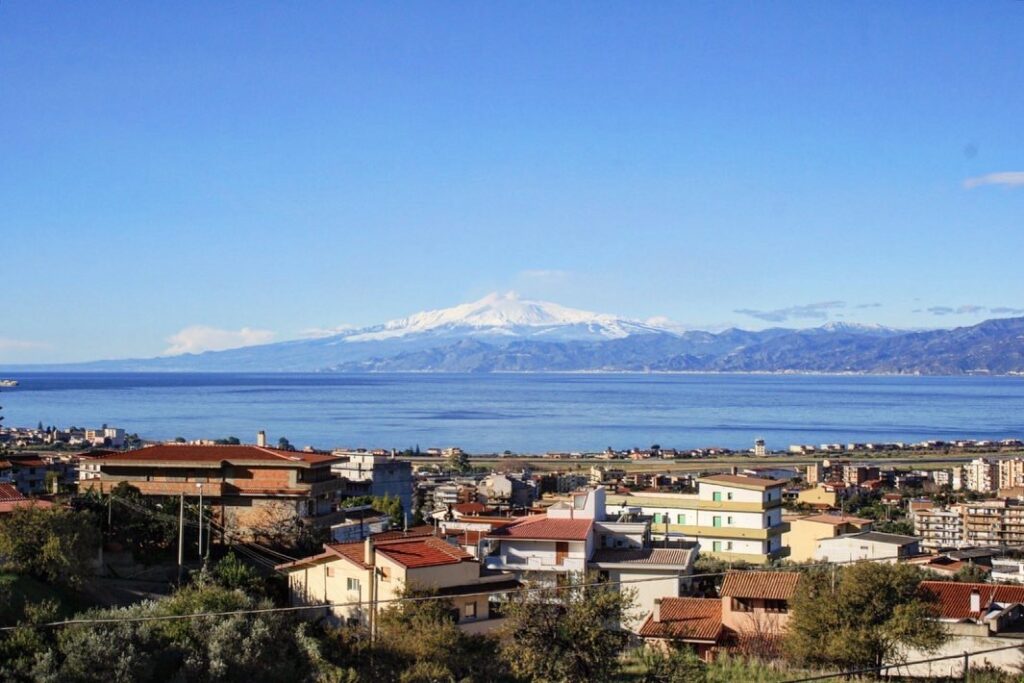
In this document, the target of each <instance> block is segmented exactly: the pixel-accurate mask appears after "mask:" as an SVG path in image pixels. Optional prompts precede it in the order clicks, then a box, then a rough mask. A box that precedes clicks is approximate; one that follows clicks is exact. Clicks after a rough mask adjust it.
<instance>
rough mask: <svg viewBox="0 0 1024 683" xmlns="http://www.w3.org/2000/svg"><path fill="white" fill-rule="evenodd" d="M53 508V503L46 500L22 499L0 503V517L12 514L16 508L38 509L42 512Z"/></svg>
mask: <svg viewBox="0 0 1024 683" xmlns="http://www.w3.org/2000/svg"><path fill="white" fill-rule="evenodd" d="M52 507H53V503H51V502H50V501H48V500H39V499H38V498H23V499H22V500H8V501H0V515H4V514H8V513H10V512H14V511H15V510H16V509H18V508H40V509H43V510H46V509H49V508H52Z"/></svg>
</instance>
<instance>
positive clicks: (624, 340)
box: [27, 292, 1024, 375]
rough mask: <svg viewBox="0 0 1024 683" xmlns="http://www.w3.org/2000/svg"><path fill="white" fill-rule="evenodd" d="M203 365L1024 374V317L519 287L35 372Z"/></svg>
mask: <svg viewBox="0 0 1024 683" xmlns="http://www.w3.org/2000/svg"><path fill="white" fill-rule="evenodd" d="M43 368H45V369H57V368H60V369H64V370H69V371H97V370H99V371H117V372H131V371H179V372H180V371H192V372H351V373H361V372H830V373H865V372H870V373H884V374H900V373H914V374H933V375H960V374H1021V375H1024V318H1004V319H996V320H989V321H985V322H982V323H979V324H977V325H974V326H971V327H963V328H956V329H952V330H928V331H917V332H913V331H901V330H893V329H889V328H885V327H882V326H879V325H862V324H854V323H850V322H845V321H833V322H830V323H827V324H825V325H823V326H821V327H814V328H807V329H795V330H794V329H786V328H779V327H773V328H768V329H764V330H758V331H746V330H740V329H735V328H730V329H727V330H724V331H722V332H718V333H712V332H703V331H700V330H685V329H682V328H681V327H679V326H677V325H674V324H673V323H672V322H671V321H669V320H666V319H658V318H652V319H650V320H647V321H640V320H631V319H628V318H619V317H617V316H614V315H608V314H604V313H591V312H589V311H582V310H578V309H575V308H568V307H566V306H560V305H558V304H553V303H548V302H546V301H533V300H529V299H521V298H519V297H518V296H517V295H516V294H514V293H511V292H509V293H505V294H490V295H488V296H485V297H484V298H482V299H480V300H479V301H473V302H471V303H465V304H459V305H458V306H452V307H451V308H441V309H437V310H432V311H423V312H421V313H416V314H414V315H410V316H409V317H406V318H400V319H397V320H392V321H390V322H386V323H383V324H380V325H373V326H370V327H363V328H360V329H346V330H344V331H340V332H338V333H336V334H330V335H329V336H321V337H316V338H312V339H296V340H293V341H286V342H279V343H274V344H263V345H260V346H247V347H243V348H237V349H228V350H224V351H207V352H205V353H198V354H189V353H186V354H181V355H175V356H162V357H158V358H146V359H136V360H112V361H95V362H92V363H79V364H73V365H70V364H69V365H64V366H36V367H35V368H27V369H43Z"/></svg>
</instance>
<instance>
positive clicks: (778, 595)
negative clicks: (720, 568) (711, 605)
mask: <svg viewBox="0 0 1024 683" xmlns="http://www.w3.org/2000/svg"><path fill="white" fill-rule="evenodd" d="M799 580H800V574H799V573H797V572H758V571H733V572H729V573H728V574H726V575H725V579H724V580H723V581H722V589H721V591H720V592H719V593H720V594H721V595H722V597H730V598H763V599H765V600H790V599H792V597H793V594H794V593H795V592H796V584H797V582H798V581H799Z"/></svg>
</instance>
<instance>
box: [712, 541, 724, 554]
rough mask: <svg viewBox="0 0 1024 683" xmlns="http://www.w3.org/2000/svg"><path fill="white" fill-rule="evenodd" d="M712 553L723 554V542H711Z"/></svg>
mask: <svg viewBox="0 0 1024 683" xmlns="http://www.w3.org/2000/svg"><path fill="white" fill-rule="evenodd" d="M711 551H712V552H716V553H720V552H722V542H721V541H712V542H711Z"/></svg>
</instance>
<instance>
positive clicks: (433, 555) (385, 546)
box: [377, 536, 473, 569]
mask: <svg viewBox="0 0 1024 683" xmlns="http://www.w3.org/2000/svg"><path fill="white" fill-rule="evenodd" d="M377 552H378V553H380V554H381V555H384V556H385V557H387V558H389V559H391V560H394V561H395V562H397V563H398V564H401V565H403V566H405V567H407V568H409V569H418V568H420V567H440V566H442V565H446V564H458V563H460V562H472V561H473V556H472V555H470V554H469V553H467V552H466V551H465V550H463V549H462V548H457V547H455V546H453V545H451V544H450V543H447V542H445V541H442V540H441V539H439V538H434V537H433V536H424V537H421V538H414V539H411V540H402V541H388V542H386V543H380V544H378V545H377Z"/></svg>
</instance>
